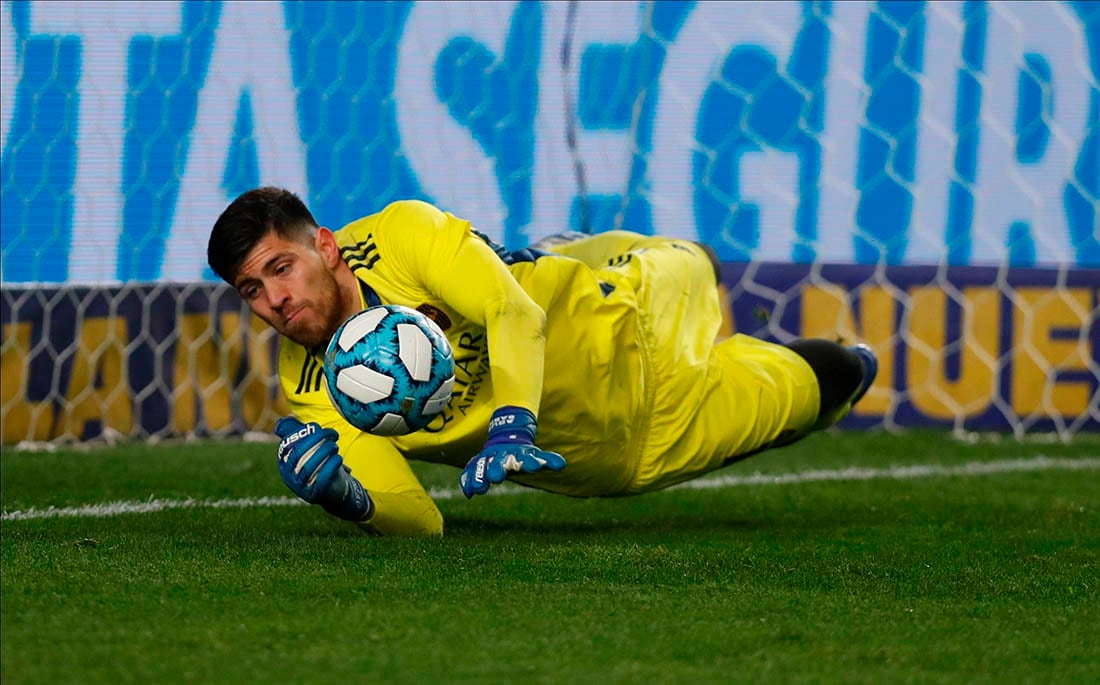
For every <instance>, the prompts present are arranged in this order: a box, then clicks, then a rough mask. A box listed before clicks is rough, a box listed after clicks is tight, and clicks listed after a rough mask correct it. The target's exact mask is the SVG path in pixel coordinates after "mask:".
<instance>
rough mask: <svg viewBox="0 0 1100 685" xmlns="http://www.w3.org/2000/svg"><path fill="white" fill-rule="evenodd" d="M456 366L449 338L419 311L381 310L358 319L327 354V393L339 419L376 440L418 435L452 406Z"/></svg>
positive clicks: (337, 336) (342, 331) (342, 326)
mask: <svg viewBox="0 0 1100 685" xmlns="http://www.w3.org/2000/svg"><path fill="white" fill-rule="evenodd" d="M454 383H455V360H454V354H453V353H452V352H451V345H450V343H449V342H447V337H446V336H445V335H444V334H443V331H442V330H440V328H439V326H437V325H436V324H435V322H434V321H432V320H431V319H429V318H428V317H426V316H424V315H423V314H421V313H420V312H418V311H416V310H415V309H409V308H408V307H402V306H399V305H389V304H386V305H379V306H377V307H371V308H369V309H365V310H363V311H361V312H359V313H358V314H355V315H353V316H352V317H351V318H349V319H348V320H347V321H345V322H344V323H342V324H340V327H339V328H337V329H336V333H335V334H334V335H333V336H332V340H331V341H330V342H329V344H328V350H326V352H325V389H326V390H327V391H328V396H329V399H330V400H332V404H333V406H335V407H336V410H337V411H338V412H340V415H341V416H343V417H344V419H346V420H347V422H348V423H350V424H351V425H353V426H355V427H356V428H358V429H359V430H362V431H367V432H368V433H374V434H375V435H405V434H406V433H412V432H414V431H418V430H420V429H421V428H423V427H424V426H427V425H428V423H429V422H431V420H432V418H434V417H435V415H436V414H438V413H439V412H441V411H442V410H443V407H445V406H447V401H448V400H449V399H450V398H451V391H452V390H453V388H454Z"/></svg>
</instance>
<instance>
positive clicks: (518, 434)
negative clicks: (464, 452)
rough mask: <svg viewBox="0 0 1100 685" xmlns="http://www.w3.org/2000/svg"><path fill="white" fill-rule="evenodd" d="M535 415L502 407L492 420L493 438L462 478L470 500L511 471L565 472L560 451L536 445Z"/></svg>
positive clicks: (463, 486)
mask: <svg viewBox="0 0 1100 685" xmlns="http://www.w3.org/2000/svg"><path fill="white" fill-rule="evenodd" d="M535 428H536V422H535V415H534V414H532V413H531V412H530V411H528V410H526V409H524V408H522V407H501V408H500V409H497V410H496V411H495V412H493V418H492V420H491V421H489V439H488V441H487V442H486V443H485V447H483V448H481V452H480V453H479V454H478V455H477V456H476V457H474V458H473V459H471V460H470V462H469V463H468V464H466V468H465V469H463V470H462V475H461V476H460V477H459V479H458V483H459V485H460V486H461V487H462V494H464V495H466V498H467V499H469V498H471V497H473V496H474V495H484V494H485V493H487V492H489V487H490V486H491V485H493V484H495V483H501V482H503V481H504V479H505V478H506V477H507V476H508V474H509V473H535V472H536V471H542V470H543V469H550V470H551V471H561V470H562V469H563V468H565V459H563V458H562V456H561V455H560V454H558V453H557V452H547V451H546V450H541V449H539V448H538V447H535V444H534V443H535Z"/></svg>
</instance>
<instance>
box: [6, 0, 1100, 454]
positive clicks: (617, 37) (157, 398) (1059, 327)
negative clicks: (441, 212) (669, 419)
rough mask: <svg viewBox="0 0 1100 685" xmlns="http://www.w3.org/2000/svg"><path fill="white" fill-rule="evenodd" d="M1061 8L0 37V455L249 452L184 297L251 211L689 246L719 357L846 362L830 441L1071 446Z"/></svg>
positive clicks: (205, 286)
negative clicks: (859, 379)
mask: <svg viewBox="0 0 1100 685" xmlns="http://www.w3.org/2000/svg"><path fill="white" fill-rule="evenodd" d="M1098 62H1100V10H1098V6H1097V5H1096V4H1094V3H1087V2H1079V3H1078V2H1064V3H1063V2H1012V3H995V2H990V3H957V2H927V3H863V2H832V3H820V2H804V3H794V2H790V3H786V2H739V3H717V2H700V3H677V2H669V3H664V2H542V3H529V2H442V3H441V2H424V3H390V2H377V3H347V2H321V1H318V2H308V3H253V2H222V3H218V2H212V3H186V2H179V1H169V0H164V1H160V2H155V3H117V2H89V1H83V2H60V1H50V2H45V1H42V2H27V3H13V2H9V1H8V0H3V1H2V2H0V79H2V80H0V105H2V107H0V126H2V128H0V138H2V139H0V143H2V145H3V158H2V196H0V222H2V224H0V225H2V243H3V245H2V247H3V251H2V262H0V269H2V271H0V273H2V276H3V296H2V308H3V312H2V324H3V343H2V348H0V353H2V365H3V366H2V372H3V384H2V394H0V416H2V419H3V436H2V439H3V442H4V443H13V442H19V441H24V440H33V441H51V440H66V439H88V438H94V437H97V436H107V437H112V436H122V437H132V438H148V437H162V436H170V435H189V434H197V435H224V434H228V433H240V432H245V431H250V430H261V431H264V430H269V429H270V427H271V425H272V423H273V421H274V419H275V417H277V416H278V415H279V414H280V412H281V410H282V409H283V406H282V400H281V398H280V397H279V395H278V389H277V383H276V380H275V377H274V372H273V363H274V356H273V355H274V350H275V340H274V338H273V337H272V335H271V333H270V332H268V331H265V330H263V328H262V326H261V325H260V324H259V323H258V322H256V321H254V320H252V319H250V318H249V316H248V313H247V311H246V309H245V308H243V307H242V305H241V304H240V302H239V300H238V299H237V298H236V296H235V295H234V294H233V293H232V292H231V291H229V290H227V289H226V288H225V287H223V286H220V285H218V284H216V283H215V282H214V278H213V276H212V274H210V272H209V270H208V269H207V268H206V266H205V246H206V236H207V232H208V230H209V227H210V225H211V224H212V222H213V220H214V218H216V216H217V215H218V213H219V212H220V211H221V210H222V209H223V208H224V206H225V204H226V203H227V202H228V201H229V200H231V199H232V198H233V197H234V196H235V195H236V194H238V193H240V192H242V191H244V190H247V189H248V188H250V187H254V186H257V185H266V184H274V185H283V186H286V187H290V188H292V189H293V190H295V191H296V192H298V193H299V194H300V195H302V196H303V197H304V198H305V199H306V200H307V201H308V203H309V205H310V207H311V209H312V210H313V212H314V214H315V215H316V216H317V217H318V219H319V220H320V221H321V222H322V223H323V224H326V225H330V226H333V227H337V226H339V225H341V224H343V223H345V222H347V221H350V220H352V219H355V218H358V217H359V216H362V215H364V214H367V213H370V212H372V211H376V210H378V209H380V208H381V207H383V206H384V205H385V204H386V203H387V202H389V201H392V200H396V199H401V198H408V197H417V198H423V199H427V200H431V201H434V202H435V203H437V204H438V205H439V206H441V207H443V208H445V209H447V210H449V211H452V212H454V213H455V214H458V215H460V216H464V217H465V218H468V219H470V220H471V221H472V222H473V223H474V224H475V225H476V226H477V227H478V228H479V229H480V230H482V231H483V232H484V233H486V234H488V235H489V236H490V237H491V238H493V239H494V240H496V241H498V242H501V243H503V244H504V245H505V246H506V247H508V248H510V249H514V248H520V247H523V246H525V245H527V244H529V243H531V242H534V241H535V240H537V239H539V238H542V237H544V236H546V235H548V234H552V233H556V232H559V231H562V230H565V229H579V230H587V231H602V230H607V229H609V228H615V227H622V228H629V229H633V230H638V231H641V232H655V233H662V234H668V235H676V236H681V237H687V238H691V239H696V240H702V241H705V242H707V243H709V244H710V245H712V246H713V247H714V248H715V249H716V250H717V252H718V253H719V255H720V257H721V258H722V260H723V261H724V262H725V280H726V286H727V288H728V290H729V292H730V296H731V297H730V302H731V328H735V329H736V330H738V331H740V332H744V333H751V334H755V335H760V336H764V337H768V338H771V339H774V340H779V341H788V340H790V339H792V338H794V337H798V336H809V335H820V336H827V337H843V338H845V339H849V340H866V341H868V342H870V343H871V344H872V345H873V346H874V347H875V349H876V350H877V351H878V353H879V356H880V360H881V365H882V366H881V371H880V377H879V382H878V383H877V384H876V386H875V387H874V388H873V389H872V391H871V392H870V393H869V395H868V396H867V398H866V399H865V400H864V402H863V403H862V404H861V406H860V410H859V411H858V412H857V413H856V415H855V416H853V417H852V418H851V419H849V422H848V423H849V425H852V426H870V425H882V426H886V427H888V428H890V427H897V426H905V425H926V424H931V425H940V426H945V427H951V428H956V429H966V430H979V429H992V430H1008V431H1012V432H1015V433H1017V434H1022V433H1025V432H1029V431H1038V430H1042V431H1055V432H1057V433H1058V434H1059V435H1061V436H1068V435H1072V434H1073V433H1075V432H1077V431H1079V430H1097V428H1098V427H1100V393H1098V387H1100V362H1098V357H1100V343H1098V338H1100V328H1098V326H1100V324H1098V322H1097V308H1098V302H1100V228H1098V226H1100V219H1098V216H1100V211H1098V201H1097V198H1098V195H1100V179H1098V176H1100V171H1098V170H1100V123H1098V122H1100V86H1098V82H1097V72H1098V71H1100V66H1098Z"/></svg>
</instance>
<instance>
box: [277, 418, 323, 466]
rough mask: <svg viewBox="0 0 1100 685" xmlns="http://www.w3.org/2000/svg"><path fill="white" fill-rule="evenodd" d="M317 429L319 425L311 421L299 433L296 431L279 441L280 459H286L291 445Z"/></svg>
mask: <svg viewBox="0 0 1100 685" xmlns="http://www.w3.org/2000/svg"><path fill="white" fill-rule="evenodd" d="M316 431H317V426H316V425H314V424H312V423H310V424H306V427H305V428H303V429H301V430H299V431H298V432H297V433H294V434H293V435H288V436H286V437H285V438H283V441H282V442H280V443H279V460H280V461H286V458H287V455H288V454H289V452H290V446H291V445H293V444H294V443H296V442H298V441H299V440H301V439H302V438H304V437H306V436H307V435H311V434H313V433H314V432H316Z"/></svg>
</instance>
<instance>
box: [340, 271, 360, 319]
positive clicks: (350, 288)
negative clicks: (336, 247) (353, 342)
mask: <svg viewBox="0 0 1100 685" xmlns="http://www.w3.org/2000/svg"><path fill="white" fill-rule="evenodd" d="M336 286H337V287H338V288H339V289H340V320H341V321H346V320H347V319H348V317H350V316H351V315H352V314H355V313H357V312H359V311H361V310H362V309H363V304H362V301H361V299H360V295H359V279H358V278H356V277H355V274H354V273H353V272H352V270H351V269H349V268H348V265H347V264H345V263H343V262H342V261H341V262H340V264H339V265H338V266H337V269H336Z"/></svg>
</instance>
